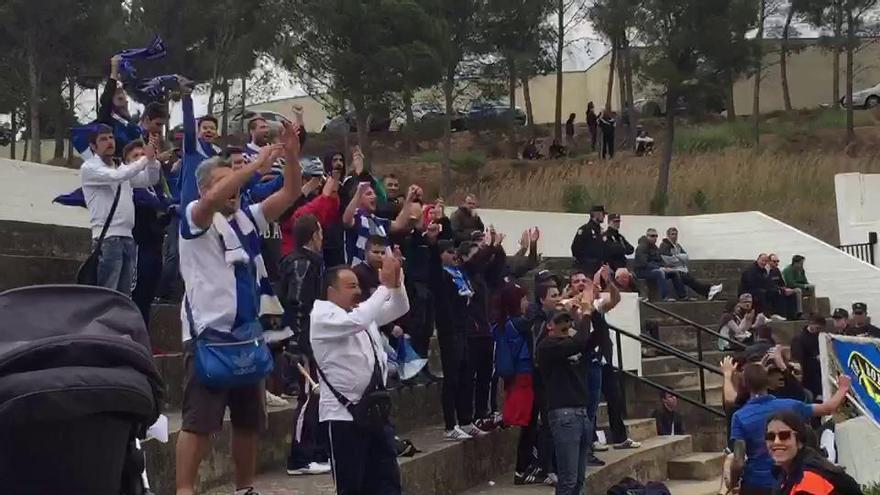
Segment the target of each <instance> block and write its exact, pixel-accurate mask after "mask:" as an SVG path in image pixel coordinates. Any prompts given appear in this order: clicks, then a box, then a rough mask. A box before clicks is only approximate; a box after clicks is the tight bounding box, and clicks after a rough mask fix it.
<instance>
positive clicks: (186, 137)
mask: <svg viewBox="0 0 880 495" xmlns="http://www.w3.org/2000/svg"><path fill="white" fill-rule="evenodd" d="M180 87H181V93H183V98H181V106H182V107H183V153H184V154H186V153H194V152H195V151H196V150H197V148H196V146H198V141H197V140H196V117H195V111H194V110H193V100H192V90H191V89H189V87H188V86H184V85H181V86H180Z"/></svg>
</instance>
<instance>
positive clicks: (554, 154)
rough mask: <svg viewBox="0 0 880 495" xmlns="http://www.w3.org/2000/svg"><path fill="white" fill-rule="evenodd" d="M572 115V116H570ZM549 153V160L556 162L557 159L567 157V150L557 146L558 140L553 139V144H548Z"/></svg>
mask: <svg viewBox="0 0 880 495" xmlns="http://www.w3.org/2000/svg"><path fill="white" fill-rule="evenodd" d="M572 115H574V114H572ZM548 151H549V153H550V159H551V160H556V159H558V158H562V157H564V156H567V155H568V148H566V147H565V146H563V145H561V144H559V140H558V139H554V140H553V143H551V144H550V149H549V150H548Z"/></svg>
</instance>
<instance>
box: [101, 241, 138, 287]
mask: <svg viewBox="0 0 880 495" xmlns="http://www.w3.org/2000/svg"><path fill="white" fill-rule="evenodd" d="M136 267H137V244H135V242H134V239H132V238H131V237H121V236H113V237H106V238H104V243H103V244H101V258H100V259H99V260H98V285H100V286H101V287H107V288H108V289H114V290H117V291H119V292H121V293H123V294H125V295H126V296H131V289H132V285H134V274H135V269H136Z"/></svg>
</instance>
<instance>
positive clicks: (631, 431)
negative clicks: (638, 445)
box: [598, 418, 657, 442]
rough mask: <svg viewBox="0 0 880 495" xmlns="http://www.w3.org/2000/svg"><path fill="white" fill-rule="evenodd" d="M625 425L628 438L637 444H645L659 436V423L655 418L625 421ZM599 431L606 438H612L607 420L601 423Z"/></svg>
mask: <svg viewBox="0 0 880 495" xmlns="http://www.w3.org/2000/svg"><path fill="white" fill-rule="evenodd" d="M623 424H624V425H626V433H627V436H629V438H631V439H633V440H635V441H637V442H643V441H645V440H647V439H649V438H654V437H656V436H657V423H656V422H655V421H654V419H653V418H649V419H625V420H623ZM598 429H599V431H602V432H604V433H605V438H610V435H611V433H610V430H611V427H610V426H609V425H608V421H607V420H606V421H604V422H603V421H600V422H599V428H598Z"/></svg>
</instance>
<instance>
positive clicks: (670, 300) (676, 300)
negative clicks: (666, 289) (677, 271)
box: [663, 297, 678, 302]
mask: <svg viewBox="0 0 880 495" xmlns="http://www.w3.org/2000/svg"><path fill="white" fill-rule="evenodd" d="M663 301H665V302H678V299H676V298H674V297H667V298H666V299H664V300H663Z"/></svg>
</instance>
